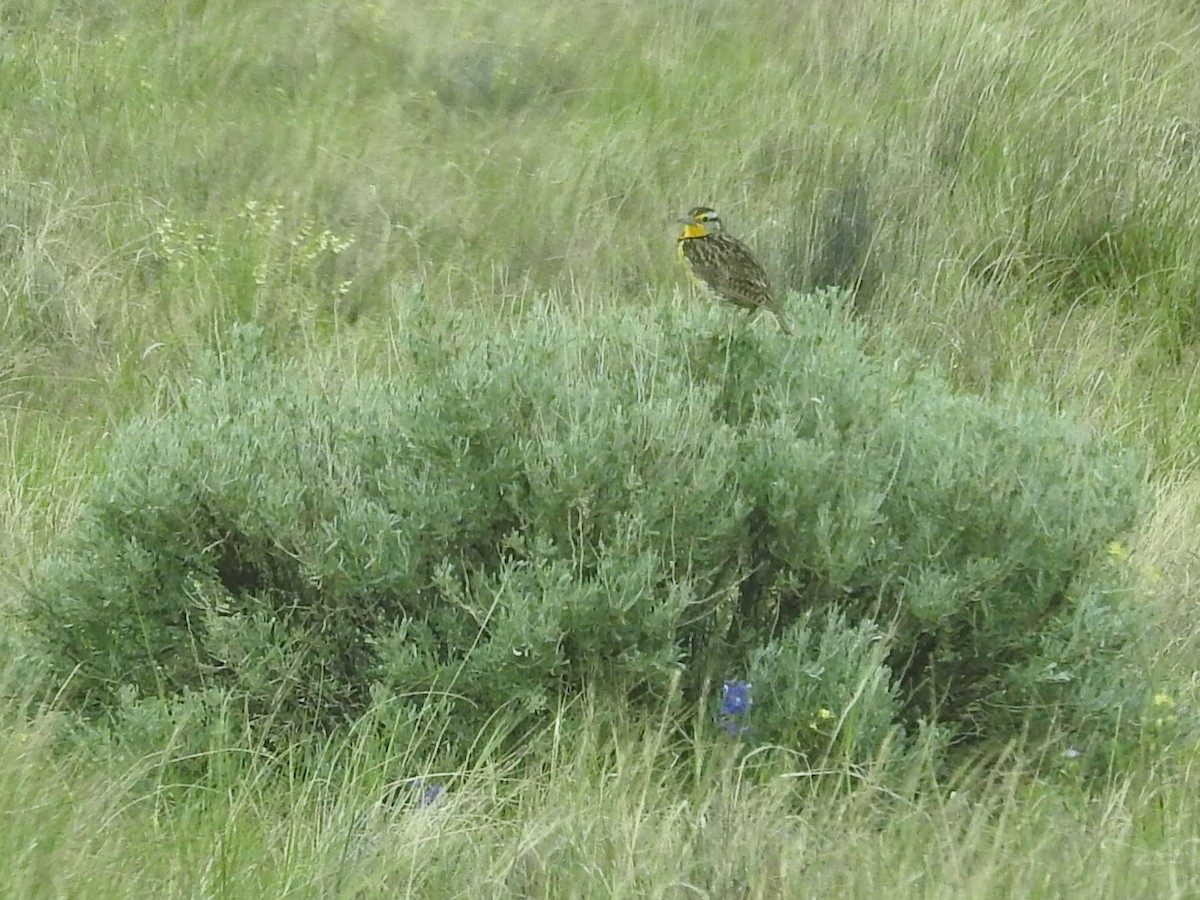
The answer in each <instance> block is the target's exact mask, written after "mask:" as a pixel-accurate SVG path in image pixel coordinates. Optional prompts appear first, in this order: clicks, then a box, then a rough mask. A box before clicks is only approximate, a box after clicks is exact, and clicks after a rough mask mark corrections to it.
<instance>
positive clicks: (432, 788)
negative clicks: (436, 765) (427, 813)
mask: <svg viewBox="0 0 1200 900" xmlns="http://www.w3.org/2000/svg"><path fill="white" fill-rule="evenodd" d="M445 791H446V789H445V788H444V787H442V786H441V785H440V784H429V783H426V784H425V791H424V792H423V793H422V794H421V805H422V806H433V804H435V803H437V802H438V801H439V800H440V799H442V794H443V793H445Z"/></svg>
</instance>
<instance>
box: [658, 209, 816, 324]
mask: <svg viewBox="0 0 1200 900" xmlns="http://www.w3.org/2000/svg"><path fill="white" fill-rule="evenodd" d="M678 222H679V224H681V225H683V232H682V233H681V234H680V235H679V247H678V250H679V259H680V260H681V261H682V262H683V264H684V266H685V267H686V268H687V270H688V271H689V272H690V273H691V276H692V278H693V279H694V280H695V281H696V282H697V283H698V284H699V285H700V286H701V287H703V288H707V289H708V290H710V291H712V292H713V293H714V294H716V295H717V296H718V297H720V298H721V299H722V300H726V301H728V302H729V303H732V304H734V305H735V306H740V307H742V308H743V309H745V310H746V311H747V312H748V313H749V314H750V315H751V316H753V315H755V314H756V313H757V312H758V311H759V310H760V309H766V310H770V311H771V312H772V313H774V314H775V318H776V319H778V320H779V327H780V328H782V329H783V333H784V334H791V333H792V327H791V325H789V324H788V320H787V316H785V315H784V313H783V308H782V307H781V306H780V305H779V303H778V302H777V301H776V300H775V297H774V295H773V294H772V293H771V280H770V279H769V278H768V277H767V272H766V270H765V269H764V268H763V267H762V266H761V265H760V264H759V262H758V260H756V259H755V258H754V254H753V253H751V252H750V248H749V247H747V246H746V245H745V244H743V243H742V242H741V241H739V240H738V239H737V238H735V237H730V236H729V235H727V234H725V233H723V232H722V230H721V219H720V217H719V216H718V215H717V211H716V210H715V209H711V208H710V207H707V206H696V207H693V208H692V209H691V210H690V211H689V212H688V214H687V215H686V216H684V217H683V218H682V219H679V220H678Z"/></svg>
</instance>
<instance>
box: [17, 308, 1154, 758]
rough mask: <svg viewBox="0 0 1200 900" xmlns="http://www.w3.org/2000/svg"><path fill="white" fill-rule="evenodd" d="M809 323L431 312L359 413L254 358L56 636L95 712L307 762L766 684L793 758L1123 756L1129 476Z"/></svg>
mask: <svg viewBox="0 0 1200 900" xmlns="http://www.w3.org/2000/svg"><path fill="white" fill-rule="evenodd" d="M801 302H803V303H804V304H805V305H804V306H803V308H802V309H801V308H797V309H795V310H794V313H793V314H794V315H796V318H797V319H798V322H797V324H798V328H797V332H798V334H797V336H796V337H795V338H792V339H789V338H787V337H785V336H784V335H782V334H779V333H777V332H776V330H775V329H772V328H769V327H764V326H765V323H764V322H759V321H753V322H749V323H748V322H747V321H746V320H744V319H741V318H738V319H737V320H736V321H734V320H732V319H731V317H730V316H729V315H728V312H727V311H726V310H724V309H716V308H713V309H708V308H702V307H697V308H694V309H689V310H686V311H680V310H674V309H658V310H650V309H625V310H619V311H612V312H604V313H597V314H595V315H593V316H592V318H591V319H590V320H589V321H587V322H586V323H573V322H569V321H565V320H562V319H559V318H556V317H553V316H537V315H532V316H530V317H529V318H528V319H527V320H526V321H525V322H523V323H521V324H519V325H518V326H516V327H515V328H514V329H513V330H512V331H511V332H508V333H502V334H490V333H487V332H486V331H485V329H484V328H483V327H480V328H479V329H478V331H477V332H475V333H472V332H470V330H469V327H467V326H464V325H463V323H462V322H456V323H445V322H439V321H437V319H436V317H435V316H433V315H430V314H429V312H428V311H422V310H420V309H418V310H416V311H415V312H414V313H413V319H412V330H411V335H412V339H411V345H410V348H409V352H410V354H411V358H410V359H409V360H407V365H406V367H405V372H406V373H407V374H401V375H396V376H393V377H390V378H384V377H382V376H377V375H373V374H361V375H358V376H356V377H351V378H348V379H347V380H345V381H344V382H343V383H341V384H340V386H338V387H335V388H329V387H328V386H327V385H326V386H320V385H317V384H315V383H314V382H313V380H312V379H311V378H310V377H307V376H306V375H305V374H304V373H303V372H302V371H301V370H300V369H299V367H297V366H294V365H291V364H289V363H286V362H282V361H276V360H273V359H271V358H269V356H268V355H267V354H265V353H264V352H263V350H262V348H261V346H260V342H259V340H258V338H257V336H256V334H255V333H254V332H253V331H252V330H249V329H242V330H237V331H234V332H233V333H232V334H231V336H230V340H229V342H228V345H227V346H226V347H225V348H224V350H223V351H222V352H221V353H219V354H216V355H214V357H213V358H212V359H211V360H209V361H208V362H207V363H206V364H205V368H204V371H202V372H201V373H200V377H198V378H197V379H196V381H195V382H194V384H193V385H192V387H190V388H189V389H188V390H187V391H186V392H185V394H184V396H183V398H182V401H181V403H180V405H179V407H178V409H177V410H175V411H174V412H172V413H171V414H169V415H167V416H165V417H162V418H158V419H151V420H146V421H141V422H136V423H134V424H132V425H130V426H129V427H127V428H125V429H124V430H123V431H122V433H121V434H120V435H119V436H118V438H117V439H116V441H115V444H114V447H113V450H112V456H111V464H110V466H109V468H108V471H107V474H106V475H105V476H104V477H102V478H101V479H100V480H99V481H98V482H97V483H96V484H95V485H94V487H93V488H92V492H91V498H90V501H89V503H88V504H87V507H86V510H85V512H84V513H83V515H82V516H81V517H80V519H79V521H78V522H77V523H76V525H75V526H74V527H73V528H72V530H71V532H70V533H69V534H66V535H64V536H63V539H62V541H61V543H60V546H59V547H58V549H57V550H56V552H55V553H54V554H53V555H52V556H51V557H50V558H48V559H46V560H45V561H44V563H43V564H42V565H41V566H40V568H39V569H38V570H37V572H36V573H35V575H34V577H33V579H32V582H31V587H30V590H29V595H28V603H27V610H28V621H29V625H30V626H31V631H32V633H33V634H34V635H35V637H36V639H37V641H38V645H39V647H40V648H41V650H42V652H43V654H44V655H45V657H46V659H47V661H48V662H49V663H50V665H51V668H52V670H53V671H54V673H55V674H56V676H57V677H58V678H59V679H60V680H61V682H63V683H65V684H66V688H65V691H64V698H65V699H66V701H67V702H69V703H71V704H73V705H75V706H76V707H77V708H80V709H81V710H84V711H87V712H90V713H106V714H112V712H113V710H115V709H117V707H118V705H119V703H120V702H121V699H120V698H124V701H123V702H125V703H128V698H129V696H130V694H129V692H130V691H133V692H135V694H141V695H145V696H159V695H173V694H182V693H185V692H189V691H197V690H205V689H211V688H219V689H221V690H223V691H227V692H230V693H232V695H234V696H236V697H237V698H239V702H240V704H241V705H242V707H243V708H245V709H246V710H247V711H248V713H249V715H250V716H251V717H252V718H257V719H258V720H259V721H261V722H263V723H269V725H270V727H271V728H272V729H279V730H280V731H281V732H290V731H294V730H295V729H309V728H312V727H321V728H326V727H330V726H333V725H336V724H337V723H338V722H341V721H345V720H347V719H350V718H352V717H354V716H356V715H358V714H359V713H360V712H362V711H363V710H364V709H365V708H366V707H367V706H369V705H370V704H371V703H372V702H377V701H379V699H380V698H381V697H382V698H385V699H387V700H388V702H393V703H397V702H398V703H401V704H405V703H407V704H411V705H412V706H413V707H414V708H420V709H425V710H429V709H430V708H431V704H432V707H433V708H436V709H438V710H442V711H443V712H444V715H445V721H446V723H447V724H446V728H445V729H444V730H443V731H442V732H441V734H442V736H443V737H445V738H447V739H449V740H450V741H452V742H463V743H464V744H465V743H466V742H469V741H470V739H471V738H472V737H473V736H475V735H476V734H478V733H479V732H480V730H481V729H483V728H485V727H488V725H489V723H492V724H494V723H495V722H496V721H498V718H497V717H505V719H506V720H507V721H511V722H513V723H515V724H520V723H525V724H534V723H535V722H536V721H537V720H538V719H539V718H541V717H542V716H543V714H547V713H550V712H551V711H552V710H553V709H554V708H555V706H556V703H557V701H558V699H559V698H560V697H562V696H563V695H564V694H568V693H571V692H574V691H578V690H580V689H581V688H582V687H583V686H584V685H588V686H591V687H593V688H595V689H598V690H600V691H602V692H604V691H607V692H611V693H612V694H614V695H615V696H619V697H623V698H630V699H633V700H636V699H637V698H647V697H653V696H655V695H658V694H660V693H664V692H665V691H666V690H667V686H668V684H669V682H670V679H671V675H672V673H674V672H677V671H681V672H682V684H683V686H684V689H685V691H687V692H688V693H689V694H690V696H692V697H693V698H697V699H699V693H700V692H701V690H702V687H703V686H704V685H706V684H712V683H713V682H714V681H715V682H716V683H717V684H719V683H720V679H721V678H723V677H734V676H739V675H745V674H751V675H752V676H754V677H756V678H757V679H758V681H759V685H758V687H757V689H756V695H755V704H756V714H757V715H758V716H759V718H758V719H757V720H756V722H757V723H758V724H756V728H755V736H756V737H758V738H761V739H764V740H772V739H774V740H777V741H780V742H783V743H785V744H788V745H797V743H800V744H803V743H804V742H805V741H808V740H809V739H810V738H813V739H816V738H818V737H820V736H822V735H824V737H823V738H822V739H823V740H827V741H829V740H833V739H834V738H836V739H837V742H838V743H839V744H840V745H845V746H846V747H848V748H851V749H852V750H853V752H855V753H869V752H871V751H872V750H873V749H874V748H876V747H877V746H878V745H879V742H880V741H883V740H884V739H885V738H886V734H887V732H888V730H889V726H892V727H893V728H895V727H899V728H909V727H912V726H914V725H915V724H916V723H917V722H918V721H920V720H925V721H937V722H938V723H939V724H940V725H941V726H942V727H944V728H947V729H949V730H950V731H951V733H952V734H955V735H958V737H959V738H960V739H970V738H975V737H987V738H997V739H1003V738H1005V737H1007V736H1009V735H1012V734H1015V733H1017V732H1018V731H1019V730H1020V729H1021V728H1023V727H1024V723H1025V720H1026V719H1027V718H1028V716H1029V713H1030V712H1036V713H1037V716H1036V720H1037V722H1038V723H1039V724H1040V725H1041V726H1049V724H1050V723H1052V722H1053V723H1056V724H1057V725H1058V726H1060V727H1063V728H1068V729H1072V730H1081V729H1084V728H1085V727H1088V726H1089V725H1099V726H1100V727H1101V730H1102V731H1103V729H1104V728H1107V727H1108V726H1109V725H1110V724H1111V722H1113V721H1115V720H1116V718H1117V717H1118V716H1120V715H1121V713H1122V709H1123V708H1124V704H1126V703H1127V702H1128V701H1129V699H1130V698H1137V697H1141V696H1143V695H1144V694H1145V691H1144V688H1143V685H1142V684H1141V682H1140V680H1139V672H1138V669H1137V660H1138V656H1137V654H1136V653H1135V652H1133V651H1134V650H1135V649H1136V648H1137V642H1138V641H1139V640H1140V639H1141V635H1142V625H1141V624H1140V623H1139V621H1138V620H1137V619H1135V618H1134V617H1133V615H1132V614H1131V612H1130V611H1128V610H1127V609H1126V602H1127V598H1126V593H1125V588H1124V580H1123V578H1121V577H1120V573H1117V572H1114V571H1113V569H1112V567H1111V566H1108V567H1105V566H1104V565H1101V564H1100V563H1102V562H1103V561H1104V560H1103V557H1104V548H1105V546H1106V545H1107V544H1108V542H1110V541H1112V540H1115V539H1116V538H1117V537H1119V536H1120V535H1121V534H1122V533H1123V532H1124V531H1125V530H1126V529H1128V528H1129V526H1130V525H1131V523H1132V521H1133V519H1134V516H1135V514H1136V512H1137V506H1138V499H1139V493H1140V489H1139V485H1140V479H1139V474H1138V473H1139V467H1138V462H1137V460H1136V459H1133V458H1131V456H1130V455H1128V454H1126V453H1125V452H1123V451H1122V450H1121V449H1120V448H1118V447H1117V446H1116V445H1114V444H1112V443H1110V442H1108V441H1106V440H1101V439H1097V438H1095V437H1094V436H1092V435H1091V434H1089V433H1088V432H1087V431H1086V430H1085V429H1084V428H1082V427H1081V426H1080V425H1078V424H1076V423H1074V422H1072V421H1070V420H1068V419H1065V418H1061V417H1058V416H1056V415H1054V414H1052V413H1051V412H1049V411H1048V410H1046V409H1045V408H1044V407H1043V405H1042V404H1041V403H1039V402H1038V401H1037V400H1036V399H1034V398H1031V397H1028V396H1023V395H1017V394H1015V393H1014V394H1011V395H1003V396H1000V397H997V398H995V399H987V400H984V399H979V398H976V397H971V396H962V395H956V394H953V393H951V392H950V390H949V389H948V387H947V386H946V384H945V383H944V382H943V381H942V380H941V379H940V378H939V377H937V376H936V375H935V374H932V373H929V372H926V371H924V370H922V368H921V366H920V365H919V364H918V363H917V361H915V360H909V359H906V358H900V359H895V358H892V357H888V356H879V357H871V356H867V355H865V354H864V353H863V352H862V350H861V348H860V345H861V334H860V333H859V328H860V326H858V325H856V324H854V323H852V322H851V321H849V320H848V317H847V316H846V315H845V313H844V311H843V310H842V308H841V307H840V305H839V303H838V301H837V300H836V299H834V298H830V297H817V298H804V299H803V301H801V300H797V299H795V298H793V303H794V304H797V305H798V304H799V303H801ZM452 329H453V330H452ZM839 648H841V649H839ZM823 655H824V658H823ZM835 659H836V660H837V661H838V662H837V664H834V665H831V664H830V663H831V661H833V660H835ZM855 666H858V667H859V668H860V669H861V672H860V674H858V675H856V674H855V672H854V671H851V670H852V669H854V667H855ZM859 679H864V680H862V681H861V682H860V681H859ZM864 686H866V688H868V689H864ZM772 691H774V692H775V693H776V694H777V696H776V697H775V699H774V700H773V699H772V697H771V692H772ZM805 698H807V699H805ZM867 702H869V703H870V704H871V707H870V708H869V709H858V710H855V709H851V708H850V707H851V706H852V705H853V704H854V703H867ZM805 704H807V706H806V705H805ZM772 710H773V711H772ZM830 719H833V720H834V721H833V722H832V723H830V722H829V720H830ZM847 723H850V724H851V725H853V731H852V733H851V731H849V730H847V729H848V728H849V726H848V725H847ZM834 725H837V726H839V727H840V728H841V729H842V732H841V733H840V735H838V734H835V733H834V731H833V727H834ZM810 726H811V727H810ZM814 736H815V737H814ZM799 749H805V750H808V749H813V750H814V751H815V750H816V749H819V746H818V745H813V747H800V748H799Z"/></svg>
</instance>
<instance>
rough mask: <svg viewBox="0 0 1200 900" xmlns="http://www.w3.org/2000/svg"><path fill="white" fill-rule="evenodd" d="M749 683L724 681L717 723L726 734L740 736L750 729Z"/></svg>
mask: <svg viewBox="0 0 1200 900" xmlns="http://www.w3.org/2000/svg"><path fill="white" fill-rule="evenodd" d="M750 688H751V685H750V683H749V682H747V681H726V682H725V684H724V685H723V687H722V690H721V712H720V713H718V715H717V724H718V725H720V726H721V727H722V728H724V729H725V732H726V733H727V734H732V735H734V736H735V737H740V736H741V735H743V734H746V733H747V732H749V731H750V723H749V721H748V720H749V718H750V707H751V706H753V705H754V700H753V699H752V698H751V696H750Z"/></svg>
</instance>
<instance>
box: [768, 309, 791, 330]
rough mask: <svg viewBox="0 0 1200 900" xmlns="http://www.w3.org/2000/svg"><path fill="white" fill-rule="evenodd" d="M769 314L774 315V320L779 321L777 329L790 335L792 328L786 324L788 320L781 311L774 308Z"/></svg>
mask: <svg viewBox="0 0 1200 900" xmlns="http://www.w3.org/2000/svg"><path fill="white" fill-rule="evenodd" d="M771 312H773V313H775V318H776V319H778V320H779V327H780V329H781V330H782V331H783V333H784V334H791V333H792V326H791V325H790V324H789V323H788V318H787V316H785V315H784V314H783V310H782V309H779V308H778V307H776V308H774V309H772V310H771Z"/></svg>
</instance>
